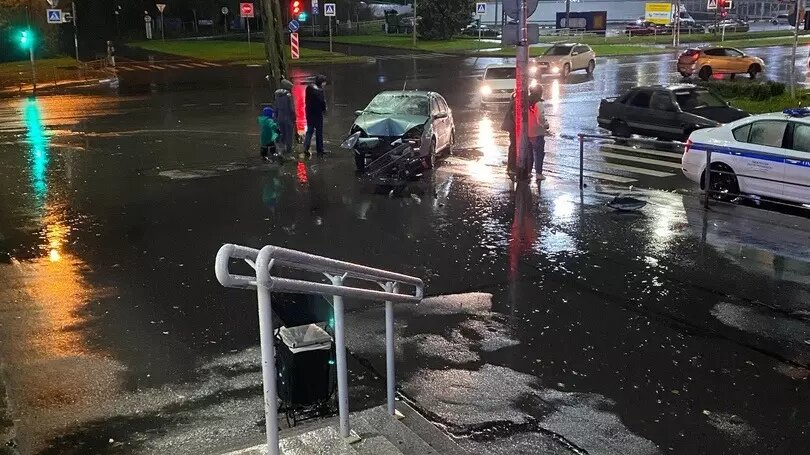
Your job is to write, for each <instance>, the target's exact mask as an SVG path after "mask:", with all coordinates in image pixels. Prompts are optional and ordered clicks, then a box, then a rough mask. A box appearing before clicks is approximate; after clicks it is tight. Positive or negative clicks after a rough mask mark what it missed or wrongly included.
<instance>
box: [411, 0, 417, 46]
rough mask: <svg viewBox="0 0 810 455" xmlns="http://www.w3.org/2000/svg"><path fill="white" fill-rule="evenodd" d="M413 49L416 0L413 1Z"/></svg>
mask: <svg viewBox="0 0 810 455" xmlns="http://www.w3.org/2000/svg"><path fill="white" fill-rule="evenodd" d="M412 28H413V47H414V48H416V0H413V27H412Z"/></svg>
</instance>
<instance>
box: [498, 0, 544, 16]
mask: <svg viewBox="0 0 810 455" xmlns="http://www.w3.org/2000/svg"><path fill="white" fill-rule="evenodd" d="M538 1H539V0H526V8H527V14H528V15H527V16H526V17H531V15H532V14H534V11H535V10H536V9H537V2H538ZM503 12H504V13H506V15H507V16H509V17H511V18H512V19H514V20H518V13H519V12H520V0H503Z"/></svg>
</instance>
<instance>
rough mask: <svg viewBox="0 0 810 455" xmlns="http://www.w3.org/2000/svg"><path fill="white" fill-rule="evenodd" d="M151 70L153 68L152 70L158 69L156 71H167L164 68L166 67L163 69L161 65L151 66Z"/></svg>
mask: <svg viewBox="0 0 810 455" xmlns="http://www.w3.org/2000/svg"><path fill="white" fill-rule="evenodd" d="M151 68H152V69H156V70H162V69H166V68H164V67H162V66H159V65H151Z"/></svg>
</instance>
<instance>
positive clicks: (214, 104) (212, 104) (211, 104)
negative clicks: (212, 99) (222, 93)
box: [208, 103, 222, 106]
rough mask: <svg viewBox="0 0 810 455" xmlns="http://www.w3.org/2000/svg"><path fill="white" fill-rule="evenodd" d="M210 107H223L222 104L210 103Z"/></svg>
mask: <svg viewBox="0 0 810 455" xmlns="http://www.w3.org/2000/svg"><path fill="white" fill-rule="evenodd" d="M208 105H209V106H222V103H208Z"/></svg>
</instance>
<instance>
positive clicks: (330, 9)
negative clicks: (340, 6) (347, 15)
mask: <svg viewBox="0 0 810 455" xmlns="http://www.w3.org/2000/svg"><path fill="white" fill-rule="evenodd" d="M336 10H337V8H335V4H334V3H324V4H323V15H324V16H328V17H334V16H335V11H336Z"/></svg>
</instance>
